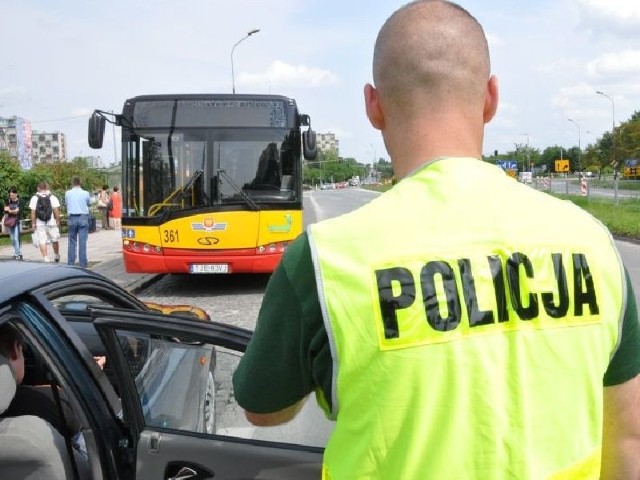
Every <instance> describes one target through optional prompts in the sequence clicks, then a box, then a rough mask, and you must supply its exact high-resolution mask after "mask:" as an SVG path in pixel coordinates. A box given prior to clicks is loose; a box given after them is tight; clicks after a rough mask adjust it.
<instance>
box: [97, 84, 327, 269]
mask: <svg viewBox="0 0 640 480" xmlns="http://www.w3.org/2000/svg"><path fill="white" fill-rule="evenodd" d="M106 122H110V123H114V124H115V125H118V126H120V127H122V186H121V192H122V200H123V214H122V215H123V216H122V251H123V255H124V264H125V268H126V270H127V272H146V273H220V274H225V273H252V272H255V273H258V272H272V271H273V270H274V268H275V267H276V265H277V264H278V262H279V261H280V258H281V257H282V253H283V252H284V250H285V248H286V247H287V245H288V244H289V243H290V242H291V241H292V240H294V239H295V238H296V237H297V236H298V235H299V234H300V233H301V232H302V228H303V223H302V156H303V155H304V157H305V158H307V159H314V158H315V156H316V145H315V133H314V131H313V130H312V129H311V125H310V119H309V116H308V115H303V114H300V113H299V112H298V108H297V105H296V102H295V101H294V100H293V99H291V98H288V97H284V96H280V95H241V94H199V95H198V94H180V95H144V96H138V97H134V98H130V99H128V100H127V101H126V102H125V103H124V108H123V109H122V113H121V114H118V115H113V114H112V113H109V112H106V111H102V110H96V111H94V113H93V115H92V116H91V119H90V120H89V145H90V146H91V147H92V148H101V147H102V143H103V138H104V130H105V124H106ZM303 127H307V128H306V129H305V128H303Z"/></svg>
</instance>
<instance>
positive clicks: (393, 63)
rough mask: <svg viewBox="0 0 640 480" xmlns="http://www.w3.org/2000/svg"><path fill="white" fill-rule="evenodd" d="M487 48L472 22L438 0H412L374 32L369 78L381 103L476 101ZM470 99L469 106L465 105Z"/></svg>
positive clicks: (482, 84)
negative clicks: (375, 35)
mask: <svg viewBox="0 0 640 480" xmlns="http://www.w3.org/2000/svg"><path fill="white" fill-rule="evenodd" d="M489 76H490V64H489V49H488V46H487V40H486V37H485V35H484V31H483V29H482V27H481V26H480V24H479V23H478V21H477V20H476V19H475V18H474V17H472V16H471V15H470V14H469V13H468V12H467V11H466V10H464V9H463V8H462V7H460V6H458V5H456V4H453V3H450V2H447V1H443V0H417V1H414V2H412V3H409V4H407V5H405V6H403V7H402V8H400V9H399V10H397V11H396V12H395V13H394V14H393V15H392V16H391V17H389V19H388V20H387V21H386V22H385V24H384V25H383V26H382V29H381V30H380V33H379V34H378V38H377V40H376V45H375V50H374V56H373V80H374V83H375V86H376V88H377V89H378V91H379V93H380V97H381V99H382V101H383V102H384V103H386V104H387V107H389V108H394V107H399V108H401V109H402V110H403V111H405V113H409V112H407V111H406V110H407V109H409V108H410V107H411V106H414V107H418V108H421V107H425V106H428V107H430V108H437V107H438V106H442V107H447V106H451V104H452V102H453V103H454V104H459V105H468V106H469V107H470V108H473V107H472V105H474V106H476V105H482V103H483V102H484V95H485V91H486V90H485V89H486V85H487V80H488V79H489ZM470 103H471V105H470Z"/></svg>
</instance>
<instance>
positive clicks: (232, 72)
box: [231, 28, 260, 94]
mask: <svg viewBox="0 0 640 480" xmlns="http://www.w3.org/2000/svg"><path fill="white" fill-rule="evenodd" d="M259 31H260V29H259V28H254V29H253V30H249V31H248V32H247V34H246V35H245V36H244V37H242V38H241V39H240V40H238V41H237V42H236V43H234V45H233V47H232V48H231V91H232V92H233V93H234V94H235V93H236V79H235V73H234V71H233V52H234V50H235V49H236V47H237V46H238V44H239V43H240V42H242V41H244V40H246V39H247V38H249V37H250V36H251V35H253V34H254V33H258V32H259Z"/></svg>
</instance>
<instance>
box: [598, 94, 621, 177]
mask: <svg viewBox="0 0 640 480" xmlns="http://www.w3.org/2000/svg"><path fill="white" fill-rule="evenodd" d="M596 93H597V94H598V95H602V96H603V97H606V98H608V99H609V101H610V102H611V118H612V123H611V163H612V164H613V173H614V177H615V179H616V180H617V179H618V162H617V161H616V103H615V102H614V101H613V98H611V97H610V96H609V95H607V94H606V93H604V92H601V91H600V90H598V91H597V92H596Z"/></svg>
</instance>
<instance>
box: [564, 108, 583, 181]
mask: <svg viewBox="0 0 640 480" xmlns="http://www.w3.org/2000/svg"><path fill="white" fill-rule="evenodd" d="M567 120H569V121H570V122H571V123H573V124H574V125H575V126H576V127H578V170H579V171H580V174H581V175H582V145H581V144H580V125H578V122H576V121H575V120H574V119H573V118H568V119H567Z"/></svg>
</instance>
